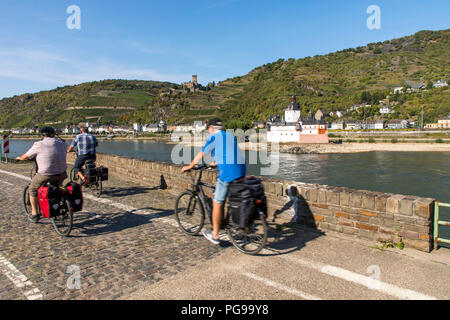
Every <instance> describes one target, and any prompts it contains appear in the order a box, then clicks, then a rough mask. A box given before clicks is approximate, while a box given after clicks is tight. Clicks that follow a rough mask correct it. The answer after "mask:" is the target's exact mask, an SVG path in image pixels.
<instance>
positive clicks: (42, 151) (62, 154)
mask: <svg viewBox="0 0 450 320" xmlns="http://www.w3.org/2000/svg"><path fill="white" fill-rule="evenodd" d="M40 134H41V136H42V140H41V141H38V142H35V143H34V144H33V146H32V147H31V148H30V150H28V151H27V152H26V153H25V154H23V155H22V156H20V157H17V158H16V160H19V161H23V160H30V159H33V158H35V160H36V163H37V173H36V175H35V176H34V177H33V179H32V180H31V184H30V202H31V211H32V212H31V214H32V219H33V221H34V222H38V221H39V215H38V213H37V208H38V207H39V199H38V189H39V188H40V187H42V186H43V185H44V184H46V183H55V184H59V185H62V183H63V182H64V180H65V179H66V178H67V172H66V170H67V162H66V157H67V154H66V148H67V146H66V144H65V143H64V142H63V141H62V140H61V139H59V138H55V136H56V131H55V129H54V128H52V127H44V128H42V129H41V130H40Z"/></svg>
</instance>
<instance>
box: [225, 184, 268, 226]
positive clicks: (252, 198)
mask: <svg viewBox="0 0 450 320" xmlns="http://www.w3.org/2000/svg"><path fill="white" fill-rule="evenodd" d="M228 190H229V191H228V210H229V211H230V214H231V217H232V220H233V223H234V224H236V225H237V226H238V227H239V228H246V227H248V226H250V225H251V224H252V223H253V221H254V220H255V219H258V218H259V213H258V210H257V209H259V210H260V211H261V212H263V213H264V214H265V215H267V200H266V196H265V194H264V186H263V184H262V183H261V180H259V179H257V178H255V177H247V178H244V179H241V180H238V181H234V182H231V183H230V186H229V189H228Z"/></svg>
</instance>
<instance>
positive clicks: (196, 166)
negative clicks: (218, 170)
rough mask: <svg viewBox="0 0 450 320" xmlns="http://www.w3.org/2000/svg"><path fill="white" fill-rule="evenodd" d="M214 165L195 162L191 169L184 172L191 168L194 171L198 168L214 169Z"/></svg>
mask: <svg viewBox="0 0 450 320" xmlns="http://www.w3.org/2000/svg"><path fill="white" fill-rule="evenodd" d="M214 168H215V167H211V166H210V165H207V164H196V165H195V166H194V167H193V168H192V169H191V170H188V171H186V172H189V171H192V170H194V171H199V170H212V169H214Z"/></svg>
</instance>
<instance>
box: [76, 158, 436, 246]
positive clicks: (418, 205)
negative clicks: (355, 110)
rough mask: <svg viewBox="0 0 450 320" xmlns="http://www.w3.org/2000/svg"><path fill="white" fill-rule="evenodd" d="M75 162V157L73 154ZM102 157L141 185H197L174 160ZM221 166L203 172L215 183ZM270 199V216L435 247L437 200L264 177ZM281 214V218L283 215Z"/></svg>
mask: <svg viewBox="0 0 450 320" xmlns="http://www.w3.org/2000/svg"><path fill="white" fill-rule="evenodd" d="M68 161H69V162H72V163H73V161H74V156H73V154H71V155H70V156H69V158H68ZM97 162H98V163H99V165H103V166H106V167H108V168H109V172H110V174H112V175H121V176H122V177H124V178H126V179H130V180H131V181H134V182H136V183H139V184H143V185H148V186H152V187H154V186H157V185H160V183H161V178H162V177H163V178H164V181H165V182H166V184H167V186H168V189H167V190H168V192H171V193H174V194H177V193H179V192H181V191H183V190H185V189H186V188H188V187H189V186H190V184H191V178H190V175H189V174H184V175H181V174H180V169H181V167H180V166H178V165H174V164H169V163H163V162H156V161H148V160H140V159H134V158H127V157H120V156H113V155H106V154H98V155H97ZM216 178H217V172H216V171H206V172H204V173H203V181H205V182H209V183H214V182H215V181H216ZM262 180H263V183H264V188H265V191H266V195H267V198H268V202H269V218H270V219H272V218H273V217H274V215H275V216H276V217H277V222H278V221H280V220H283V219H284V220H286V219H287V218H288V219H291V218H293V219H296V221H297V222H298V223H301V224H304V225H307V226H310V227H313V228H317V229H319V230H323V231H326V230H332V231H336V232H340V233H344V234H347V235H352V236H354V237H357V238H365V239H368V240H374V241H375V240H376V241H387V240H393V241H395V242H398V241H399V239H400V237H401V238H402V240H403V242H404V244H405V247H409V248H415V249H418V250H421V251H425V252H430V251H431V249H432V232H433V223H432V221H433V212H434V210H433V208H434V201H435V200H434V199H429V198H420V197H413V196H403V195H396V194H389V193H380V192H370V191H363V190H352V189H348V188H337V187H330V186H323V185H317V184H305V183H299V182H294V181H287V180H278V179H269V178H262ZM278 219H280V220H278Z"/></svg>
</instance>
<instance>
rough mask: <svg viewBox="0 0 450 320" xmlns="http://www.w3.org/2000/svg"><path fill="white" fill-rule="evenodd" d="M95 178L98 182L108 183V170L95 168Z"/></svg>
mask: <svg viewBox="0 0 450 320" xmlns="http://www.w3.org/2000/svg"><path fill="white" fill-rule="evenodd" d="M97 177H98V180H100V181H108V168H105V167H98V168H97Z"/></svg>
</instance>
